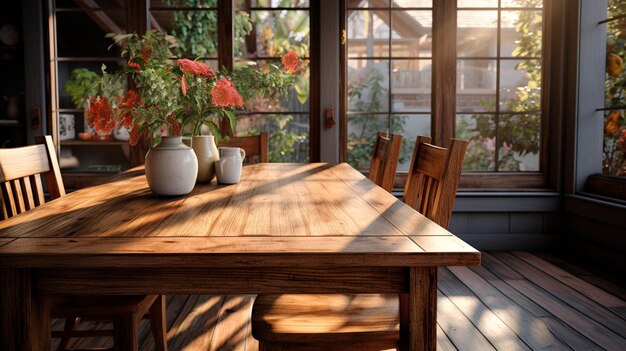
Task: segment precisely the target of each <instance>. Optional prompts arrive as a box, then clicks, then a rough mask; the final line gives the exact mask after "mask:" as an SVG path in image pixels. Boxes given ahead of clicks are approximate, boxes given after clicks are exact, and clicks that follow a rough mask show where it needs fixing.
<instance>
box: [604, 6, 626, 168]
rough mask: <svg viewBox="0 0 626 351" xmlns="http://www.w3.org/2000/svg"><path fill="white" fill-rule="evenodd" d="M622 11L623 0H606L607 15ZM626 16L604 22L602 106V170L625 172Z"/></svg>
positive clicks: (610, 15)
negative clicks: (607, 1)
mask: <svg viewBox="0 0 626 351" xmlns="http://www.w3.org/2000/svg"><path fill="white" fill-rule="evenodd" d="M624 14H626V0H610V1H609V6H608V18H614V17H616V16H619V15H624ZM625 61H626V19H625V18H619V19H615V20H611V21H609V22H608V23H607V46H606V76H605V77H606V78H605V85H604V89H605V91H604V92H605V106H606V107H610V108H621V109H622V110H612V111H607V113H606V116H605V122H604V145H603V162H602V172H603V173H604V174H609V175H617V176H626V70H625V69H624V62H625Z"/></svg>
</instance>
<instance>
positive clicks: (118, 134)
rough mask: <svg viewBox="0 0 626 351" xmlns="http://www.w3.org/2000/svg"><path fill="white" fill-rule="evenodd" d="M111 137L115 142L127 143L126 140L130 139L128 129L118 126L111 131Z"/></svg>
mask: <svg viewBox="0 0 626 351" xmlns="http://www.w3.org/2000/svg"><path fill="white" fill-rule="evenodd" d="M113 137H114V138H115V140H119V141H128V139H130V132H129V131H128V128H126V127H123V126H118V127H115V129H113Z"/></svg>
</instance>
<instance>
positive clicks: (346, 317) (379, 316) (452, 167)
mask: <svg viewBox="0 0 626 351" xmlns="http://www.w3.org/2000/svg"><path fill="white" fill-rule="evenodd" d="M428 142H430V138H427V137H418V138H417V142H416V145H415V151H414V153H413V159H412V161H411V167H410V169H409V176H408V180H407V184H406V188H405V197H404V201H405V202H407V204H409V205H411V206H413V207H415V208H416V209H418V210H419V211H423V212H422V213H423V214H424V215H425V216H426V217H428V218H430V219H431V220H433V221H434V222H436V223H437V224H439V225H441V226H443V227H447V226H448V223H449V220H450V216H451V214H452V204H453V202H454V196H455V193H456V189H457V186H458V180H459V176H460V174H461V168H462V166H463V156H464V154H465V148H466V147H467V142H466V141H460V140H452V143H451V145H450V147H449V148H448V149H444V148H440V147H437V146H433V145H430V144H428ZM399 312H400V311H399V300H398V295H374V294H361V295H319V294H316V295H314V294H305V295H296V294H283V295H260V296H258V297H257V299H256V301H255V302H254V307H253V309H252V335H253V336H254V337H255V338H256V339H257V340H259V350H260V351H270V350H272V351H274V350H283V351H285V350H337V351H341V350H384V349H390V348H397V347H398V345H397V344H398V341H399V337H400V330H399V326H400V317H399Z"/></svg>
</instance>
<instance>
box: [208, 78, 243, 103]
mask: <svg viewBox="0 0 626 351" xmlns="http://www.w3.org/2000/svg"><path fill="white" fill-rule="evenodd" d="M211 103H212V104H213V105H215V106H216V107H241V106H243V99H242V98H241V95H239V92H237V89H236V88H235V85H234V84H233V82H231V81H229V80H228V79H226V78H220V79H219V80H218V81H217V83H216V84H215V86H214V87H213V89H211Z"/></svg>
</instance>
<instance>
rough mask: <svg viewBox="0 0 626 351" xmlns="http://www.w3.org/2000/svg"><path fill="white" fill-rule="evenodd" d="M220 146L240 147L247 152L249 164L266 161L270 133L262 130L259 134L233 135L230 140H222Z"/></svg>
mask: <svg viewBox="0 0 626 351" xmlns="http://www.w3.org/2000/svg"><path fill="white" fill-rule="evenodd" d="M218 146H230V147H240V148H242V149H244V151H245V152H246V159H247V162H246V163H249V164H254V163H257V160H256V159H257V158H258V162H261V163H266V162H268V160H267V152H268V135H267V132H261V134H259V135H253V136H246V137H232V138H230V139H228V140H222V141H221V142H220V143H219V145H218Z"/></svg>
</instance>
